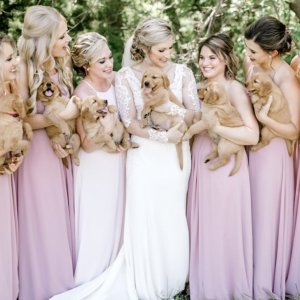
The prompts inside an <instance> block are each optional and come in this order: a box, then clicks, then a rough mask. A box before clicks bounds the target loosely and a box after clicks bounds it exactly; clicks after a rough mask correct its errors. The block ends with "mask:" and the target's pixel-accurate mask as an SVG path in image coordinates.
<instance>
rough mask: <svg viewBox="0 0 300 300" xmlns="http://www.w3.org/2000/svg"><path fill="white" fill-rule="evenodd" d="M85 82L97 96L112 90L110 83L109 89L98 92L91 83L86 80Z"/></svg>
mask: <svg viewBox="0 0 300 300" xmlns="http://www.w3.org/2000/svg"><path fill="white" fill-rule="evenodd" d="M83 81H84V82H85V83H86V84H87V85H88V86H89V87H90V88H91V89H92V90H93V91H94V92H95V93H96V95H97V93H101V92H106V91H108V90H109V88H110V86H111V84H110V83H109V85H108V88H106V89H104V91H98V90H96V89H95V87H94V86H93V85H92V84H91V83H90V82H88V81H87V80H86V79H83Z"/></svg>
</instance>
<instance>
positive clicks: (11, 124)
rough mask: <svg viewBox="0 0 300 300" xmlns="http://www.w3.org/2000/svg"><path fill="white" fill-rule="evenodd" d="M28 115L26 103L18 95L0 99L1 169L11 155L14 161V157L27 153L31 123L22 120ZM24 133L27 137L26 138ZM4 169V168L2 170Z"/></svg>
mask: <svg viewBox="0 0 300 300" xmlns="http://www.w3.org/2000/svg"><path fill="white" fill-rule="evenodd" d="M25 116H26V110H25V105H24V102H23V100H22V99H20V98H19V97H18V96H17V95H13V94H10V95H7V96H4V97H3V99H1V101H0V152H1V154H2V155H1V156H0V169H1V170H2V169H3V168H4V165H5V164H6V163H8V162H7V161H6V158H7V156H8V155H9V156H10V158H9V159H11V160H12V161H13V159H14V157H17V156H20V155H23V154H25V153H26V152H27V151H28V148H29V141H28V140H30V139H31V138H32V129H31V127H30V125H29V124H28V123H26V122H24V121H23V120H22V118H24V117H25ZM24 134H25V136H26V138H27V139H28V140H27V139H24ZM2 171H3V170H2Z"/></svg>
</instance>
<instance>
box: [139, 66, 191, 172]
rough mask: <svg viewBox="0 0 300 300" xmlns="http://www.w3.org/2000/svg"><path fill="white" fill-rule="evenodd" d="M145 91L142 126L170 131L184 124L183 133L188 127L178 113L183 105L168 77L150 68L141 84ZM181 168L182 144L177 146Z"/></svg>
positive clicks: (158, 70) (181, 127)
mask: <svg viewBox="0 0 300 300" xmlns="http://www.w3.org/2000/svg"><path fill="white" fill-rule="evenodd" d="M141 88H142V89H143V99H144V108H143V110H142V113H141V121H140V126H141V127H142V128H144V127H145V126H147V125H149V126H151V127H152V128H154V129H157V130H169V129H170V128H172V127H174V126H175V125H177V124H179V123H182V125H181V126H180V127H179V128H178V130H180V131H181V132H182V133H184V132H186V130H187V126H186V124H185V122H184V120H183V118H182V117H181V116H180V115H179V114H177V113H176V108H182V107H183V105H182V103H181V102H180V101H179V100H178V99H177V98H176V96H175V95H174V94H173V93H172V91H171V90H170V81H169V79H168V76H167V75H166V74H165V73H164V72H163V71H162V70H160V69H159V68H154V67H153V68H149V69H148V70H147V71H146V72H144V74H143V77H142V82H141ZM176 150H177V155H178V160H179V166H180V168H181V169H182V168H183V153H182V142H180V143H178V144H176Z"/></svg>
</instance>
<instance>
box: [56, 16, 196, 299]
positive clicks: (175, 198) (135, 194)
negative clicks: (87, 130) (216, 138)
mask: <svg viewBox="0 0 300 300" xmlns="http://www.w3.org/2000/svg"><path fill="white" fill-rule="evenodd" d="M173 43H174V36H173V33H172V30H171V27H170V25H169V24H168V23H167V22H166V21H164V20H162V19H159V18H149V19H146V20H144V21H142V22H141V23H140V24H139V25H138V26H137V28H136V30H135V31H134V35H133V37H132V38H131V39H130V41H129V46H128V49H130V53H131V59H130V58H129V51H127V52H128V53H127V52H126V51H125V54H124V63H125V64H126V65H127V66H125V67H123V68H122V69H121V70H120V71H119V72H118V74H117V75H116V83H115V88H116V97H117V103H118V108H119V111H120V114H121V118H122V120H123V122H124V124H125V126H126V127H127V129H128V131H129V132H130V133H131V134H132V140H133V141H134V142H136V143H138V144H139V148H138V149H130V150H129V151H128V153H127V162H126V211H125V227H124V244H123V247H122V249H121V251H120V253H119V255H118V257H117V259H116V260H115V262H114V263H113V265H112V266H111V267H110V268H109V269H108V270H107V271H106V272H104V274H102V275H101V276H99V277H97V278H96V279H94V280H93V281H90V282H88V283H86V284H84V285H82V286H79V287H77V288H76V289H73V290H71V291H69V292H67V293H64V294H61V295H58V296H57V297H54V298H53V299H55V300H58V299H72V300H75V299H101V300H102V299H110V300H112V299H115V300H117V299H122V300H125V299H134V300H137V299H145V300H146V299H147V300H149V299H150V300H156V299H172V298H173V297H174V296H175V295H176V294H178V293H179V292H180V291H182V290H183V289H184V287H185V283H186V280H187V276H188V265H189V240H188V227H187V221H186V193H187V186H188V179H189V174H190V166H191V158H190V148H189V143H188V142H184V143H183V166H184V167H183V170H181V169H180V167H179V164H178V158H177V153H176V147H175V144H176V143H178V142H179V141H181V138H182V133H181V132H180V131H179V130H178V128H177V127H174V128H171V129H170V130H168V131H157V130H155V129H152V128H150V127H148V128H147V127H146V128H143V129H142V128H141V127H140V126H139V120H140V118H141V111H142V109H143V98H142V91H141V87H140V85H141V79H142V75H143V73H144V71H145V70H147V69H148V68H149V67H151V66H155V67H158V68H161V69H162V70H163V71H164V72H166V73H167V75H168V77H169V79H170V82H171V86H170V87H171V89H172V91H173V93H174V94H175V95H176V96H177V98H178V99H179V100H180V101H182V103H183V105H184V107H185V108H181V109H177V111H176V112H175V113H177V114H179V115H180V116H182V118H183V119H184V120H185V122H186V123H187V124H191V122H192V118H193V114H194V112H195V110H198V109H199V107H198V97H197V92H196V84H195V79H194V76H193V74H192V72H191V70H190V69H188V68H187V67H186V66H185V65H180V64H175V63H172V62H171V61H170V58H171V54H172V51H173Z"/></svg>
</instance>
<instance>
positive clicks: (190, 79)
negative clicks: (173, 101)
mask: <svg viewBox="0 0 300 300" xmlns="http://www.w3.org/2000/svg"><path fill="white" fill-rule="evenodd" d="M182 89H183V93H182V94H183V103H184V105H185V107H186V108H187V109H192V110H194V111H200V102H199V97H198V94H197V87H196V81H195V77H194V74H193V72H192V71H191V69H189V68H188V67H186V66H184V69H183V84H182Z"/></svg>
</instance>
